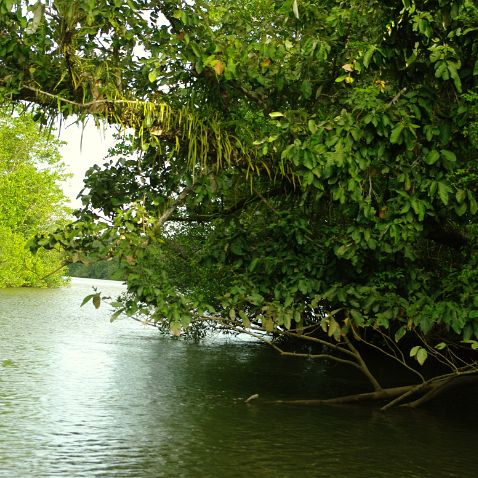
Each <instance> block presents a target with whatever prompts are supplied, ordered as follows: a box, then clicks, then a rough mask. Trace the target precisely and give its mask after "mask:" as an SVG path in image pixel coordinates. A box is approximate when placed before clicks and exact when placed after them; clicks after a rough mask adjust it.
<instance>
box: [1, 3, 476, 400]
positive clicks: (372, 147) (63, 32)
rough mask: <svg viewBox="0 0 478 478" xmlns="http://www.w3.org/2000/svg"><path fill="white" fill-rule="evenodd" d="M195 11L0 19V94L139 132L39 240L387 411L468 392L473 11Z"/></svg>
mask: <svg viewBox="0 0 478 478" xmlns="http://www.w3.org/2000/svg"><path fill="white" fill-rule="evenodd" d="M189 3H190V4H188V3H186V2H181V1H173V0H164V1H158V2H148V1H146V0H128V1H127V2H122V1H114V2H105V1H99V2H91V1H89V0H74V1H65V0H53V1H51V2H48V3H47V4H46V5H45V4H44V3H43V2H40V1H38V2H25V1H22V2H14V1H12V0H9V1H3V2H2V3H1V4H0V8H1V9H2V10H1V12H0V13H1V14H2V17H1V20H0V68H1V73H0V94H1V95H3V96H4V97H5V98H8V99H9V100H13V101H19V100H26V101H30V102H32V103H34V104H35V105H36V106H34V107H33V108H34V109H35V111H36V115H37V117H38V119H39V120H42V118H48V117H49V116H50V115H51V114H52V112H53V111H57V112H58V111H59V112H60V113H61V114H63V115H68V114H71V113H76V114H79V115H80V117H81V116H82V117H86V116H87V115H90V114H91V115H94V116H95V117H96V118H98V119H103V120H105V121H108V122H110V123H117V124H120V125H122V126H123V127H129V128H132V129H133V130H134V133H135V135H134V138H132V139H130V138H125V140H124V141H123V142H121V143H120V144H118V148H117V151H115V152H114V154H113V155H112V157H111V158H109V159H108V162H107V163H105V165H104V167H103V168H100V167H96V168H94V169H92V170H91V171H90V173H89V176H88V178H87V187H88V188H89V190H90V191H89V193H88V194H87V195H85V196H84V207H83V209H82V210H81V211H79V212H78V213H77V221H76V222H75V223H73V224H72V225H71V226H70V227H69V228H68V229H66V230H64V231H63V233H62V234H61V237H60V236H59V235H53V236H52V235H50V236H45V237H43V238H41V239H40V240H39V241H38V245H43V246H50V247H51V246H54V245H55V244H57V243H60V244H61V245H63V246H64V247H65V248H67V249H69V250H70V251H71V252H72V259H73V260H74V261H77V262H78V261H82V260H83V258H84V257H85V256H89V257H92V256H96V257H98V258H103V259H104V258H109V257H117V258H119V260H120V262H121V264H122V268H123V270H124V272H125V273H126V274H127V275H128V281H127V283H128V292H129V294H128V296H127V297H126V298H125V299H124V301H123V302H122V303H117V304H116V305H117V307H118V308H119V311H124V312H126V313H128V314H130V315H135V314H141V313H143V314H146V315H147V316H148V317H149V318H150V320H152V321H154V322H156V323H158V324H160V325H162V326H166V327H168V328H169V330H170V331H171V332H172V333H173V334H176V335H179V334H180V333H182V331H185V330H186V331H187V330H191V327H194V325H195V324H206V325H207V326H216V327H218V328H224V329H228V330H233V331H238V332H245V333H248V334H251V335H253V336H255V337H258V338H259V339H260V340H263V341H264V342H267V343H269V344H270V345H271V346H272V347H274V348H276V349H277V350H278V351H279V352H280V353H282V354H285V355H287V354H289V355H295V356H306V357H312V358H316V359H327V360H335V361H338V362H340V363H344V364H349V365H351V366H353V367H355V368H357V369H358V370H360V371H361V372H362V373H363V374H364V376H366V377H367V379H368V380H369V382H370V384H371V386H372V388H373V390H374V392H372V393H371V394H369V395H366V398H387V397H388V398H394V397H397V398H395V399H393V400H392V401H391V402H389V404H388V405H386V406H391V405H395V404H401V403H408V405H410V406H415V405H417V404H419V403H422V402H423V401H426V400H428V399H429V398H431V397H433V396H434V395H436V393H438V392H439V391H441V390H444V389H445V388H447V387H448V386H450V385H454V384H457V383H459V382H461V381H464V380H469V379H470V378H473V377H476V375H477V374H478V365H477V357H476V349H477V348H478V341H477V339H478V280H477V270H478V269H477V265H478V264H477V257H478V256H477V247H478V241H477V239H478V234H477V212H478V204H477V192H478V191H477V187H476V184H477V183H476V179H477V178H478V166H477V164H478V163H477V156H478V154H477V145H478V118H477V114H478V87H477V86H478V34H477V32H478V7H477V6H476V3H475V2H474V1H472V0H456V1H454V0H424V1H420V2H418V1H414V0H403V1H397V0H391V1H376V0H371V1H362V0H350V1H344V2H338V1H336V0H325V1H322V2H313V1H307V0H303V1H299V0H283V1H279V0H278V1H275V2H274V1H265V0H248V1H244V2H224V1H221V0H211V1H201V0H198V1H194V2H189ZM19 4H21V5H23V6H25V5H27V4H28V5H29V9H28V13H26V10H25V8H21V7H20V5H19ZM133 153H137V154H133ZM284 337H285V338H291V339H292V338H293V339H294V340H295V341H296V342H299V343H300V342H304V343H306V344H309V345H310V346H311V347H312V350H311V351H307V352H306V353H303V352H301V351H300V350H299V349H297V351H295V352H294V351H293V350H291V349H290V348H288V347H287V345H283V344H284V343H286V344H287V342H284V340H283V338H284ZM371 351H372V352H374V353H375V352H377V353H380V354H382V356H383V357H387V359H389V360H390V361H391V362H395V363H397V364H399V365H400V366H402V367H403V368H404V369H405V370H406V371H407V372H408V373H409V374H410V378H409V381H410V383H409V384H406V385H403V384H401V383H399V384H396V385H400V386H398V387H395V388H392V389H386V388H384V386H383V384H382V383H381V382H380V381H379V379H378V378H377V376H376V373H375V372H374V370H373V368H371V367H370V364H369V363H368V357H369V356H370V352H371ZM423 365H425V368H424V367H423ZM355 398H356V397H355Z"/></svg>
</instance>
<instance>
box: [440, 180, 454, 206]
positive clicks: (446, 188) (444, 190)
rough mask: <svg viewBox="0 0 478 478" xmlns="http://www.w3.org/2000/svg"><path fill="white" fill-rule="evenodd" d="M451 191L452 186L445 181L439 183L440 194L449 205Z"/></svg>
mask: <svg viewBox="0 0 478 478" xmlns="http://www.w3.org/2000/svg"><path fill="white" fill-rule="evenodd" d="M450 191H451V189H450V187H449V186H448V185H447V184H445V183H443V182H439V183H438V195H439V196H440V199H441V202H442V203H443V204H444V205H445V206H447V205H448V193H449V192H450Z"/></svg>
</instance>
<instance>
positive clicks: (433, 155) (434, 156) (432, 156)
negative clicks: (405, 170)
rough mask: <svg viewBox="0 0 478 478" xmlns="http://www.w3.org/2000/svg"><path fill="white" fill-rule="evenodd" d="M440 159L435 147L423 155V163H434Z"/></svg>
mask: <svg viewBox="0 0 478 478" xmlns="http://www.w3.org/2000/svg"><path fill="white" fill-rule="evenodd" d="M439 159H440V153H439V152H438V151H437V150H436V149H432V150H431V151H430V152H429V153H428V154H427V155H426V156H425V163H427V164H429V165H430V166H431V165H432V164H435V163H436V162H437V161H438V160H439Z"/></svg>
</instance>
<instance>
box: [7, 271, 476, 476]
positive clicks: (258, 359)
mask: <svg viewBox="0 0 478 478" xmlns="http://www.w3.org/2000/svg"><path fill="white" fill-rule="evenodd" d="M92 285H96V286H98V287H99V288H100V289H101V290H102V291H103V292H104V293H106V294H110V295H117V294H119V293H120V292H121V290H122V286H121V285H120V284H119V283H115V282H112V281H92V280H88V279H74V280H73V282H72V285H71V286H70V287H68V288H62V289H58V290H34V289H11V290H0V477H2V478H3V477H6V478H16V477H19V478H28V477H35V478H36V477H57V476H61V477H68V478H74V477H137V478H140V477H194V478H201V477H324V478H328V477H338V478H341V477H350V478H362V477H363V478H374V477H418V478H424V477H434V478H437V477H460V478H466V477H470V478H471V477H473V478H475V477H476V476H477V473H478V465H477V462H476V457H477V454H478V413H477V412H476V407H474V406H473V404H472V406H469V407H468V408H463V407H462V406H460V407H458V405H456V406H455V405H454V404H453V403H452V402H451V400H452V399H453V396H452V397H450V398H449V400H450V403H449V405H448V406H446V407H445V409H443V407H442V408H438V409H435V408H433V409H427V410H415V411H403V410H400V411H392V412H391V413H390V412H389V413H380V412H377V411H376V409H374V408H371V407H364V406H357V407H350V406H348V407H318V408H306V407H293V406H284V405H266V404H262V405H261V404H259V403H257V404H249V405H246V404H244V403H243V400H244V398H246V397H248V396H249V395H251V394H253V393H259V394H260V395H261V397H263V398H266V399H269V398H282V399H286V398H312V397H314V398H317V397H323V396H327V395H333V394H334V393H337V392H338V391H340V390H341V388H344V389H345V385H346V382H345V379H344V378H342V379H336V380H334V381H331V379H330V374H329V376H327V375H326V374H324V371H323V369H322V367H320V366H318V365H317V364H316V363H312V362H310V361H302V360H297V361H296V360H291V359H282V358H280V357H278V356H277V355H276V354H275V353H274V352H273V351H271V350H269V349H267V348H264V347H263V346H261V345H260V344H257V343H253V342H247V341H238V340H232V339H227V340H226V339H215V340H212V339H210V340H207V341H206V342H204V343H202V344H199V345H197V344H191V343H186V342H184V341H181V340H174V339H169V338H165V337H161V336H160V335H159V334H158V333H157V332H156V331H155V330H154V329H152V328H148V327H145V326H143V325H141V324H138V323H137V322H134V321H131V320H128V319H124V320H118V321H116V322H114V323H113V324H111V323H110V322H109V316H110V313H111V312H110V311H109V310H108V308H107V307H103V306H102V307H101V308H100V309H99V310H95V309H94V308H93V306H92V304H91V303H89V304H87V305H86V306H84V307H82V308H80V304H81V301H82V299H83V297H84V296H85V295H87V294H89V293H91V292H92V289H91V287H92ZM351 380H352V381H353V380H356V379H352V378H349V379H348V380H347V383H348V384H349V385H350V383H349V382H350V381H351Z"/></svg>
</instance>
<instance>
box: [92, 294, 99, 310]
mask: <svg viewBox="0 0 478 478" xmlns="http://www.w3.org/2000/svg"><path fill="white" fill-rule="evenodd" d="M93 305H94V306H95V309H99V308H100V305H101V296H100V294H99V293H97V294H95V295H94V296H93Z"/></svg>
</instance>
